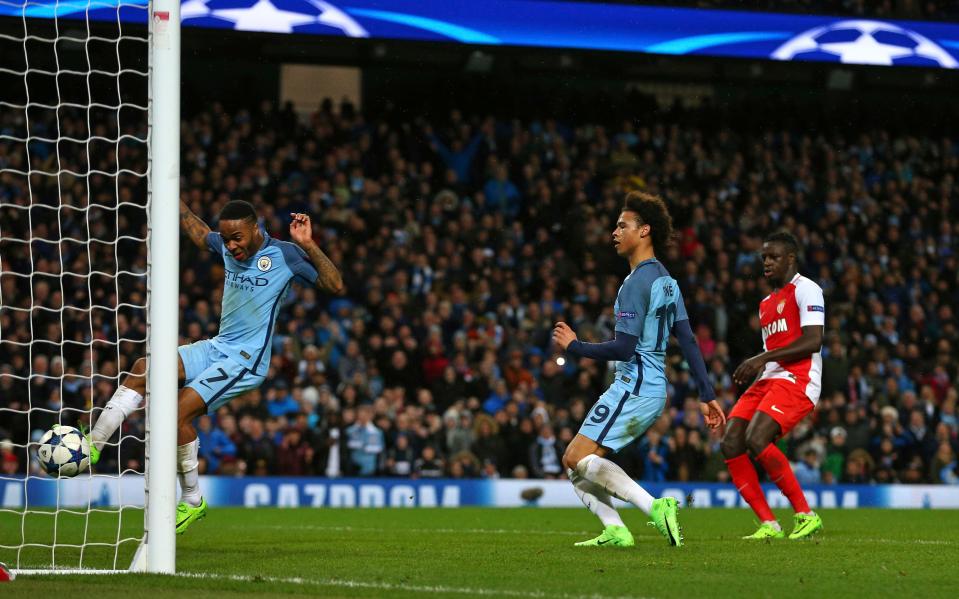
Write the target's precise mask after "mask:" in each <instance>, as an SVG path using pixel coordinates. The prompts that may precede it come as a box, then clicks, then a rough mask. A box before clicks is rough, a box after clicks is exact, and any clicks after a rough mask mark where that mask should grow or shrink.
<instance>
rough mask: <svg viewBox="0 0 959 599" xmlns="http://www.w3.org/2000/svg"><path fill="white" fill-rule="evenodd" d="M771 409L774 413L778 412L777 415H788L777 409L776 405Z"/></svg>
mask: <svg viewBox="0 0 959 599" xmlns="http://www.w3.org/2000/svg"><path fill="white" fill-rule="evenodd" d="M769 409H770V410H772V411H773V412H776V413H777V414H782V415H784V416H785V415H786V412H783V411H782V410H780V409H779V408H777V407H776V406H775V405H773V406H770V407H769Z"/></svg>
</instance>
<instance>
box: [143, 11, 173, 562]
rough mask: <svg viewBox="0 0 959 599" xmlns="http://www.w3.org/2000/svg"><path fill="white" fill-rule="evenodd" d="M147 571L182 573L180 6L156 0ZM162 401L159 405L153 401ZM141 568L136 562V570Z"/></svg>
mask: <svg viewBox="0 0 959 599" xmlns="http://www.w3.org/2000/svg"><path fill="white" fill-rule="evenodd" d="M149 15H150V43H149V45H150V117H149V118H150V146H149V148H150V162H151V165H150V177H149V184H150V202H149V205H150V250H149V251H150V258H149V265H150V267H149V269H150V276H149V292H148V300H147V304H148V306H149V318H148V329H147V330H148V331H149V333H148V341H147V354H148V366H147V373H148V378H147V384H148V387H147V450H146V451H147V473H146V474H147V482H146V497H147V509H146V514H145V519H146V522H145V523H144V549H145V550H146V567H145V569H146V571H148V572H158V573H168V574H172V573H174V572H175V571H176V540H175V539H176V538H175V536H174V526H175V523H176V508H175V506H176V435H177V402H176V397H177V370H178V357H177V351H176V350H177V345H178V331H179V326H178V323H179V299H180V297H179V296H180V293H179V289H180V223H179V214H180V0H151V2H150V11H149ZM151 398H156V401H151ZM139 566H140V564H137V563H136V561H134V564H133V567H134V568H138V567H139Z"/></svg>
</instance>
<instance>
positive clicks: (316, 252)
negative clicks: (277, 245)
mask: <svg viewBox="0 0 959 599" xmlns="http://www.w3.org/2000/svg"><path fill="white" fill-rule="evenodd" d="M290 216H292V217H293V221H292V222H290V238H291V239H293V241H294V242H295V243H296V245H298V246H300V248H301V249H302V250H303V251H304V252H306V255H307V256H309V258H310V262H312V263H313V266H314V267H315V268H316V272H317V273H318V275H319V276H317V278H316V286H317V288H318V289H320V290H322V291H325V292H327V293H332V294H335V295H343V294H344V293H346V287H344V286H343V275H341V274H340V271H339V270H338V269H337V268H336V266H334V265H333V263H332V262H330V259H329V258H327V257H326V254H324V253H323V250H321V249H320V246H318V245H316V242H315V241H313V224H312V223H311V222H310V217H309V215H307V214H301V213H293V214H290Z"/></svg>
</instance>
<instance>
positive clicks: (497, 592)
mask: <svg viewBox="0 0 959 599" xmlns="http://www.w3.org/2000/svg"><path fill="white" fill-rule="evenodd" d="M176 576H182V577H185V578H200V579H203V578H209V579H213V580H234V581H239V582H269V583H280V584H298V585H313V586H325V587H340V588H349V589H376V590H381V591H409V592H413V593H454V594H458V595H480V596H486V597H529V598H532V599H544V598H547V597H559V598H560V599H650V598H648V597H645V598H644V597H637V596H620V597H612V596H609V595H569V594H566V593H547V592H543V591H513V590H509V589H484V588H476V587H450V586H430V585H416V584H402V583H391V582H367V581H363V580H349V579H344V578H328V579H319V580H318V579H309V578H300V577H294V578H282V577H274V576H240V575H236V574H205V573H202V572H196V573H191V572H182V573H179V574H176Z"/></svg>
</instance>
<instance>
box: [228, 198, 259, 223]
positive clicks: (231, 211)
mask: <svg viewBox="0 0 959 599" xmlns="http://www.w3.org/2000/svg"><path fill="white" fill-rule="evenodd" d="M220 220H221V221H223V220H245V221H250V222H254V223H255V222H256V209H255V208H254V207H253V204H251V203H249V202H244V201H243V200H231V201H229V202H227V203H226V205H225V206H223V209H222V210H220Z"/></svg>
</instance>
